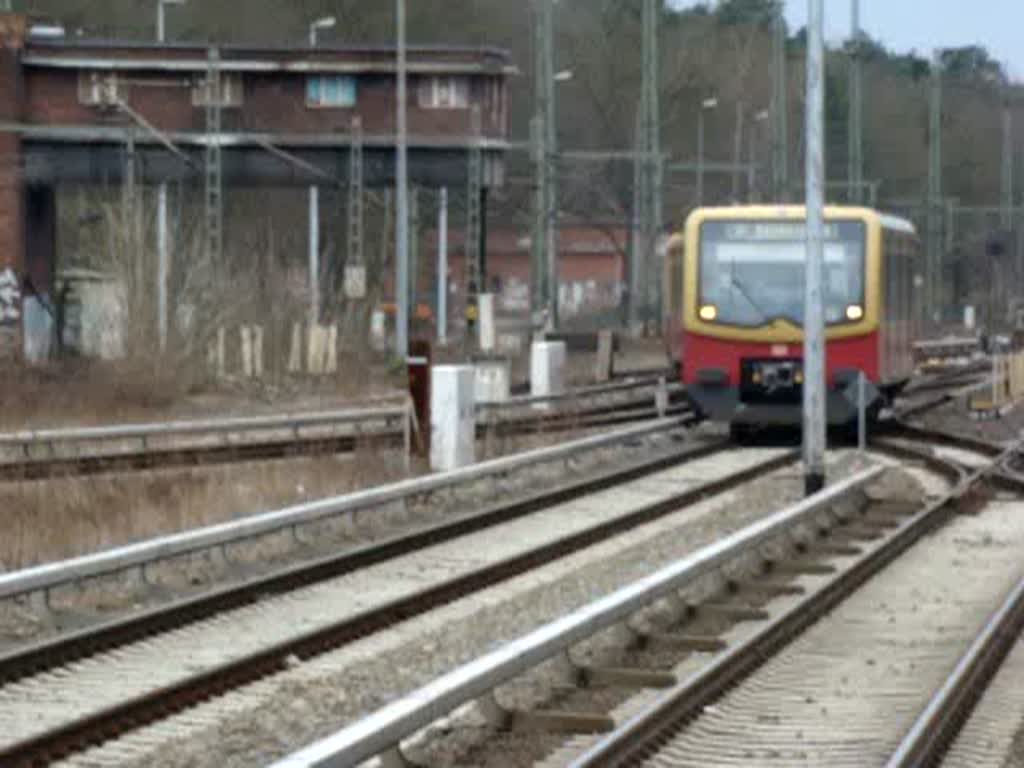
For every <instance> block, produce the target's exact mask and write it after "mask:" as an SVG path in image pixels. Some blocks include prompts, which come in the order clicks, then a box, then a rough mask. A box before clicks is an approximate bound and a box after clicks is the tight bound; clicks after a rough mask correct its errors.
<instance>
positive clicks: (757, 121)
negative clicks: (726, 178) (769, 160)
mask: <svg viewBox="0 0 1024 768" xmlns="http://www.w3.org/2000/svg"><path fill="white" fill-rule="evenodd" d="M770 117H771V111H770V110H767V109H762V110H761V111H760V112H757V113H756V114H755V115H754V127H753V128H752V129H751V131H750V136H749V138H748V141H749V142H750V148H749V154H750V157H749V158H748V162H747V197H748V198H749V199H750V202H756V201H755V200H754V198H755V187H756V186H757V164H756V159H757V158H756V154H757V147H756V145H757V126H759V125H762V124H763V123H765V122H767V121H768V118H770Z"/></svg>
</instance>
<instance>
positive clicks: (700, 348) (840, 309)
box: [666, 205, 922, 436]
mask: <svg viewBox="0 0 1024 768" xmlns="http://www.w3.org/2000/svg"><path fill="white" fill-rule="evenodd" d="M806 221H807V213H806V208H804V207H803V206H795V205H786V206H778V205H761V206H736V207H728V208H699V209H697V210H695V211H694V212H693V213H692V214H691V215H690V216H689V218H688V219H687V221H686V226H685V231H684V232H683V234H682V237H681V238H677V239H676V240H675V241H674V242H673V243H670V247H669V253H670V254H671V253H673V252H675V253H676V254H679V251H681V254H679V255H677V256H675V257H674V258H671V257H670V258H669V259H667V260H666V262H674V263H673V264H672V266H671V267H669V266H668V263H667V264H666V268H667V274H666V279H667V280H669V281H670V283H669V285H672V286H673V287H672V288H671V291H672V292H673V293H676V296H677V297H678V301H677V302H676V303H675V307H676V318H675V322H673V325H674V326H675V328H677V329H678V332H676V333H675V334H674V335H673V339H674V341H673V343H674V344H677V345H678V350H679V362H680V368H681V378H682V382H683V384H684V385H685V388H686V393H687V397H688V398H689V400H690V402H691V405H692V407H693V408H694V409H695V410H696V411H697V412H698V413H699V414H700V415H702V416H703V417H705V418H706V419H709V420H711V421H715V422H724V423H727V424H728V425H729V427H730V429H731V431H732V432H733V434H734V436H738V435H740V434H745V433H748V432H750V431H753V430H757V429H760V428H765V427H777V426H796V425H799V424H800V423H801V419H802V401H803V381H804V373H803V363H802V358H803V330H802V325H803V314H804V273H805V262H806ZM673 246H674V247H673ZM921 270H922V263H921V244H920V240H919V238H918V236H917V232H916V230H915V228H914V225H913V224H912V223H911V222H909V221H907V220H905V219H902V218H899V217H896V216H892V215H888V214H885V213H882V212H879V211H876V210H873V209H870V208H861V207H852V206H829V207H827V208H826V210H825V253H824V271H823V286H822V288H823V294H824V308H825V322H826V386H827V396H826V408H827V418H828V422H829V425H830V426H849V425H852V424H855V423H856V419H857V413H858V396H859V392H858V380H859V378H860V374H861V373H863V374H864V377H865V388H864V394H865V400H866V405H867V408H868V412H869V415H871V416H877V414H878V413H879V412H880V411H881V410H882V409H883V408H884V407H886V406H887V405H888V404H890V403H891V402H892V400H893V398H895V397H896V396H897V395H898V393H899V392H900V390H901V389H903V388H904V387H905V386H906V384H907V383H908V382H909V381H910V379H911V377H912V375H913V373H914V363H915V360H914V341H915V340H916V339H917V338H918V324H919V322H920V305H919V300H920V286H921V284H922V279H921V276H920V275H921Z"/></svg>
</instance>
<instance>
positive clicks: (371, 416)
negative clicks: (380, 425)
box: [0, 405, 409, 453]
mask: <svg viewBox="0 0 1024 768" xmlns="http://www.w3.org/2000/svg"><path fill="white" fill-rule="evenodd" d="M408 415H409V406H408V405H391V406H378V407H370V408H348V409H343V410H334V411H316V412H310V413H291V414H278V415H272V416H246V417H237V418H230V419H202V420H194V421H168V422H151V423H140V424H116V425H109V426H102V427H73V428H57V429H32V430H20V431H17V432H7V433H0V446H7V447H12V446H13V447H20V448H22V449H23V450H26V451H27V450H28V449H30V448H31V447H32V446H34V445H47V446H49V447H50V449H51V453H52V452H53V451H54V446H55V444H56V443H58V442H85V441H90V440H92V441H107V440H132V439H138V440H142V441H143V445H144V446H145V444H146V441H148V440H150V439H153V438H156V437H176V436H182V435H195V434H231V433H238V432H263V431H270V430H280V429H288V430H291V431H292V433H293V434H294V435H295V436H296V437H297V436H298V434H299V431H300V430H301V429H303V428H308V427H323V426H335V425H342V424H364V423H369V422H380V421H383V422H385V423H387V422H391V421H397V420H400V419H406V418H408Z"/></svg>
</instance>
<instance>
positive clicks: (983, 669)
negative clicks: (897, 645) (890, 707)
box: [886, 579, 1024, 768]
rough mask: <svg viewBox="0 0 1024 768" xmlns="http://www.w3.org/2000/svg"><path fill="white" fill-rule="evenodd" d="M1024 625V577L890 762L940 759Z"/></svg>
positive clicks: (892, 765)
mask: <svg viewBox="0 0 1024 768" xmlns="http://www.w3.org/2000/svg"><path fill="white" fill-rule="evenodd" d="M1022 630H1024V579H1022V580H1021V581H1020V582H1019V583H1018V584H1017V586H1016V587H1015V588H1014V589H1013V590H1011V592H1010V594H1009V595H1008V596H1007V598H1006V600H1005V601H1004V602H1003V603H1002V605H1001V606H1000V607H999V609H998V610H997V611H996V612H995V614H994V615H993V616H992V618H990V619H989V620H988V621H987V622H986V623H985V626H984V627H982V630H981V632H980V633H979V634H978V636H977V638H976V639H975V640H974V642H973V643H972V644H971V646H970V648H968V650H967V652H966V653H965V654H964V655H963V657H961V659H960V660H959V662H958V663H957V665H956V667H955V668H954V670H953V672H952V673H951V674H950V676H949V677H948V678H947V679H946V681H945V682H944V683H943V684H942V686H941V687H940V688H939V690H938V691H936V693H935V695H934V696H932V698H931V699H930V700H929V702H928V704H927V706H926V707H925V709H924V711H923V712H921V714H920V716H919V717H918V718H917V720H916V721H915V722H914V725H913V727H911V729H910V731H909V732H908V733H907V735H906V737H905V738H904V739H903V741H902V742H900V745H899V746H898V747H897V748H896V751H895V752H894V753H893V755H892V758H891V759H890V760H889V762H888V763H887V764H886V765H887V766H888V768H924V766H929V765H936V764H937V763H938V761H939V759H940V758H941V757H942V755H943V753H944V752H945V751H946V749H948V747H949V745H950V744H951V743H952V741H953V739H954V738H955V737H956V734H957V733H958V732H959V731H960V728H961V726H962V725H963V723H964V722H965V721H966V719H967V717H968V716H969V715H970V713H971V711H972V710H973V709H974V706H975V704H976V703H977V701H978V699H979V698H980V697H981V696H982V694H983V693H984V690H985V687H986V686H987V685H988V682H989V680H990V679H991V678H992V676H993V675H995V674H996V672H997V671H998V670H999V666H1000V665H1001V664H1002V663H1003V661H1004V660H1005V658H1006V656H1007V654H1009V652H1010V651H1011V650H1012V649H1013V646H1014V644H1015V643H1016V642H1017V640H1018V638H1019V637H1020V633H1021V631H1022Z"/></svg>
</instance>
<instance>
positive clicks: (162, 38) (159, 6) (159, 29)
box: [156, 0, 187, 43]
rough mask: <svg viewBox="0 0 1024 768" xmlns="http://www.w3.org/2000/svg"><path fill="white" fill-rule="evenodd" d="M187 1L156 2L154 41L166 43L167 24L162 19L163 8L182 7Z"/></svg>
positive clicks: (163, 0)
mask: <svg viewBox="0 0 1024 768" xmlns="http://www.w3.org/2000/svg"><path fill="white" fill-rule="evenodd" d="M186 2H187V0H156V41H157V42H158V43H163V42H166V41H167V23H166V20H165V18H164V8H165V7H166V6H168V5H184V4H185V3H186Z"/></svg>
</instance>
